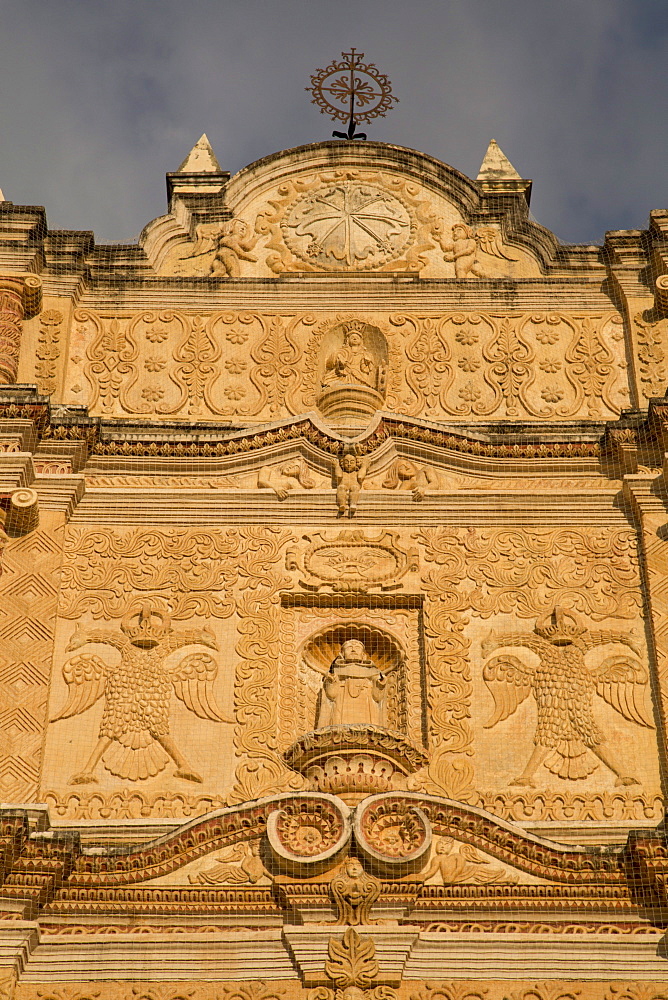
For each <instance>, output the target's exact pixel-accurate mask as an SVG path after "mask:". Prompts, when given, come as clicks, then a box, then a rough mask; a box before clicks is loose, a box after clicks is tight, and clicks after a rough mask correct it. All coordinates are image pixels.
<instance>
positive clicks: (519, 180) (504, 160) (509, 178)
mask: <svg viewBox="0 0 668 1000" xmlns="http://www.w3.org/2000/svg"><path fill="white" fill-rule="evenodd" d="M476 181H477V183H478V186H479V187H480V189H481V191H483V192H484V193H485V194H515V195H517V194H523V195H524V197H525V198H526V202H527V204H528V203H529V199H530V197H531V181H529V180H525V178H523V177H521V176H520V175H519V174H518V172H517V170H515V167H514V166H513V165H512V163H511V162H510V160H509V159H508V157H507V156H506V154H505V153H504V152H503V150H502V149H501V147H500V146H499V144H498V143H497V141H496V139H492V140H491V141H490V144H489V146H488V147H487V152H486V153H485V156H484V158H483V161H482V163H481V164H480V170H479V171H478V176H477V177H476Z"/></svg>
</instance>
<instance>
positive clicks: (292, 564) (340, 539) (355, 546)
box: [286, 530, 418, 593]
mask: <svg viewBox="0 0 668 1000" xmlns="http://www.w3.org/2000/svg"><path fill="white" fill-rule="evenodd" d="M304 541H306V542H308V543H310V544H309V545H307V546H306V547H305V548H303V549H301V551H300V549H294V550H293V549H289V550H288V552H287V554H286V568H287V569H289V570H299V571H300V572H301V574H302V577H301V579H300V581H299V582H300V584H301V585H302V586H303V587H304V588H305V589H307V590H323V589H331V590H332V591H334V592H342V593H343V592H353V593H355V592H358V593H368V592H369V591H371V590H375V589H380V590H386V591H387V590H397V589H398V588H399V587H400V586H401V584H402V580H403V578H404V577H405V576H406V574H408V573H410V572H412V571H414V570H417V569H418V553H417V550H416V549H414V548H410V549H408V550H406V549H404V548H403V546H402V545H401V542H400V538H399V535H398V534H397V533H396V532H392V531H381V532H371V533H367V532H364V531H361V530H354V531H345V530H344V531H339V532H338V533H336V534H332V535H328V534H326V533H325V532H321V531H316V532H314V533H313V534H311V535H304Z"/></svg>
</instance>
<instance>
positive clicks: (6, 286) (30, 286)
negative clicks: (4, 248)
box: [0, 274, 42, 385]
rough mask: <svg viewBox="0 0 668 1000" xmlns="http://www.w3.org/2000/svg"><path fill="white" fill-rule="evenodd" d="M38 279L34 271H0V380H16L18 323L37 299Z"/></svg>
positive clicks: (30, 312) (36, 306)
mask: <svg viewBox="0 0 668 1000" xmlns="http://www.w3.org/2000/svg"><path fill="white" fill-rule="evenodd" d="M41 289H42V282H41V281H40V279H39V278H38V277H37V275H36V274H28V275H0V384H1V385H11V384H13V383H14V382H16V375H17V372H18V368H19V353H20V350H21V333H22V324H23V320H24V318H25V317H26V316H34V315H35V313H36V312H37V311H38V309H39V305H40V302H41V294H40V293H41Z"/></svg>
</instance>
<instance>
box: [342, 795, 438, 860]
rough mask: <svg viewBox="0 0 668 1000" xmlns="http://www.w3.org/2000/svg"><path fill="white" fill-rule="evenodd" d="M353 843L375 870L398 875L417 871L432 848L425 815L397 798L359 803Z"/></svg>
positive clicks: (370, 799) (367, 800)
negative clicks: (385, 870)
mask: <svg viewBox="0 0 668 1000" xmlns="http://www.w3.org/2000/svg"><path fill="white" fill-rule="evenodd" d="M354 830H355V840H356V842H357V845H358V847H359V849H360V851H361V852H362V853H363V854H364V856H365V857H366V858H367V859H368V861H369V862H370V863H371V864H372V865H373V866H374V867H375V868H380V869H382V868H385V869H387V870H388V871H392V870H394V871H395V873H397V874H404V873H405V871H416V870H418V869H419V868H420V867H421V866H422V865H423V864H424V859H425V857H426V855H427V854H428V853H429V849H430V847H431V841H432V834H431V823H430V822H429V818H428V817H427V815H426V813H425V812H424V811H423V810H422V809H420V808H419V807H417V806H415V805H413V804H412V803H409V802H406V801H405V800H403V799H402V798H400V797H399V796H397V795H390V796H388V795H376V796H373V797H371V798H368V799H366V800H365V801H364V802H362V803H360V805H359V806H358V808H357V810H356V812H355V820H354Z"/></svg>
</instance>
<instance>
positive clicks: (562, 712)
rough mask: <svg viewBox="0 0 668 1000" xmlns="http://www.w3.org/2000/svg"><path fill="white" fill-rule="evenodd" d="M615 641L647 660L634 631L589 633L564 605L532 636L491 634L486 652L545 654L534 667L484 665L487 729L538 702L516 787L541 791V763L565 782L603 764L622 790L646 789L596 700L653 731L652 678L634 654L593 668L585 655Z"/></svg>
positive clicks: (502, 659) (497, 660)
mask: <svg viewBox="0 0 668 1000" xmlns="http://www.w3.org/2000/svg"><path fill="white" fill-rule="evenodd" d="M608 643H621V644H623V645H625V646H628V647H629V648H630V649H631V650H632V651H633V652H634V653H635V654H636V656H639V655H640V650H639V648H638V646H637V644H636V642H635V640H634V638H633V636H631V635H629V633H628V632H621V631H596V632H588V631H587V630H586V628H585V627H584V626H583V625H581V624H580V623H579V621H578V619H577V618H576V616H575V615H574V614H573V612H571V611H564V610H563V609H562V608H559V607H555V608H554V610H553V611H552V612H551V614H547V615H544V616H543V617H542V618H539V619H538V621H537V622H536V625H535V628H534V631H533V632H509V633H505V634H504V633H498V634H495V633H492V634H491V635H490V636H489V637H488V639H486V640H485V641H484V642H483V644H482V652H483V654H484V655H487V654H489V653H490V652H492V651H494V650H496V649H499V648H502V647H504V646H524V647H525V649H528V650H531V651H532V652H534V653H536V654H537V656H538V664H537V665H534V664H529V663H527V662H525V660H524V659H520V657H519V656H513V655H511V654H510V653H506V652H502V653H498V654H496V655H495V656H492V657H491V658H490V659H488V660H487V662H486V663H485V665H484V667H483V679H484V681H485V683H486V684H487V687H488V688H489V690H490V691H491V693H492V696H493V698H494V702H495V711H494V715H493V716H492V718H491V719H490V720H489V722H487V723H486V726H485V728H487V729H490V728H491V727H492V726H496V725H497V723H499V722H502V721H503V720H504V719H507V718H508V717H509V716H510V715H512V713H513V712H514V711H515V710H516V709H517V708H518V707H519V706H520V705H521V704H522V702H523V701H524V699H525V698H527V697H528V695H529V694H533V696H534V699H535V701H536V708H537V710H538V724H537V726H536V732H535V734H534V748H533V751H532V753H531V756H530V758H529V760H528V762H527V764H526V767H525V768H524V771H523V772H522V774H521V775H520V776H519V777H518V778H516V779H515V780H514V781H512V782H511V784H513V785H528V786H530V787H534V785H535V782H534V776H535V774H536V771H537V770H538V768H539V767H540V766H541V765H544V766H545V767H546V768H547V769H548V770H549V771H552V773H553V774H556V775H558V776H559V777H560V778H572V779H577V778H586V777H587V776H588V775H590V774H591V773H592V772H593V771H594V770H595V769H596V768H597V767H598V761H600V762H601V763H603V764H605V766H606V767H607V768H609V770H610V771H612V773H613V774H614V775H615V776H616V779H617V781H616V784H617V785H634V784H639V782H638V781H637V779H636V778H635V777H633V776H631V775H629V774H628V773H627V771H626V767H625V764H624V762H623V760H622V759H621V758H619V757H618V756H617V752H616V751H615V749H614V747H610V746H609V745H608V743H607V741H606V738H605V735H604V734H603V732H601V730H600V728H599V727H598V725H597V724H596V722H595V720H594V715H593V703H594V696H595V695H598V696H599V697H600V698H602V699H603V700H604V701H606V702H607V703H608V705H611V706H612V708H614V709H615V711H617V712H619V714H620V715H622V716H623V717H624V718H625V719H628V720H629V722H634V723H636V725H639V726H647V727H653V723H652V720H651V718H650V717H649V715H648V713H647V709H646V708H645V692H646V688H647V681H648V673H647V670H646V668H645V667H644V666H643V665H642V663H640V661H639V660H637V659H636V658H635V657H631V656H629V655H628V654H621V655H620V654H616V655H613V656H608V657H606V658H605V659H604V660H603V662H602V663H600V664H599V666H597V667H592V668H591V669H590V668H589V667H588V666H587V665H586V664H585V653H587V652H588V651H589V650H591V649H595V648H596V647H597V646H601V645H605V644H608Z"/></svg>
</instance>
